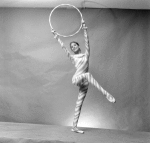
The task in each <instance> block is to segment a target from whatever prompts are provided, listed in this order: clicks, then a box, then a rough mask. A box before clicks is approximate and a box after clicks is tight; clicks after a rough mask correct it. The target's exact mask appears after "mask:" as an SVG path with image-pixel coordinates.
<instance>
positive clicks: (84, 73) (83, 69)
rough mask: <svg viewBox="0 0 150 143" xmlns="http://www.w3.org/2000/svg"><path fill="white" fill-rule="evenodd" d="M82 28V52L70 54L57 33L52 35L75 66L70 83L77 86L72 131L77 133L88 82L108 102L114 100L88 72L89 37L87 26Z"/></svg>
mask: <svg viewBox="0 0 150 143" xmlns="http://www.w3.org/2000/svg"><path fill="white" fill-rule="evenodd" d="M83 30H84V38H85V48H86V50H85V53H84V54H75V55H71V54H70V52H69V51H68V50H67V48H66V47H65V46H64V45H63V42H62V41H61V40H60V38H59V37H58V35H55V37H54V38H56V39H57V40H58V42H59V43H60V45H61V47H62V49H64V50H65V52H66V53H67V56H68V57H69V58H70V60H71V61H72V63H73V64H74V65H75V68H76V72H75V74H74V75H73V77H72V83H73V84H74V85H77V86H79V95H78V99H77V102H76V107H75V114H74V121H73V129H72V131H75V132H77V133H83V131H80V130H79V129H78V128H77V123H78V120H79V116H80V113H81V108H82V104H83V101H84V99H85V97H86V93H87V91H88V86H89V83H91V84H92V85H93V86H95V87H96V88H97V89H98V90H99V91H101V92H102V93H103V94H104V95H105V96H106V98H107V99H108V100H109V101H110V102H113V103H114V102H115V98H114V97H113V96H112V95H110V94H109V93H108V92H107V91H105V90H104V89H103V88H102V87H101V86H100V85H99V84H98V82H97V81H96V80H95V79H94V78H93V76H92V75H91V74H90V73H89V72H88V70H89V56H90V46H89V38H88V35H87V27H85V25H84V26H83Z"/></svg>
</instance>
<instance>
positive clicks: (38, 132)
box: [0, 122, 150, 143]
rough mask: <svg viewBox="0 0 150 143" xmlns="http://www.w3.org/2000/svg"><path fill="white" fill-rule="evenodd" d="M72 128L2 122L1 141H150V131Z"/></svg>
mask: <svg viewBox="0 0 150 143" xmlns="http://www.w3.org/2000/svg"><path fill="white" fill-rule="evenodd" d="M70 130H71V127H65V126H57V125H41V124H25V123H9V122H0V143H5V142H7V143H8V142H9V143H150V133H148V132H129V131H119V130H112V129H111V130H110V129H95V128H82V130H84V131H85V133H84V134H78V133H74V132H71V131H70Z"/></svg>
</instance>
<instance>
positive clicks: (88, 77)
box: [78, 73, 116, 103]
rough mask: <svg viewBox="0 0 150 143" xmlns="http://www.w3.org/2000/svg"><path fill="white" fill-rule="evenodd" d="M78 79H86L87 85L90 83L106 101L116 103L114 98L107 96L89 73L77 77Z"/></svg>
mask: <svg viewBox="0 0 150 143" xmlns="http://www.w3.org/2000/svg"><path fill="white" fill-rule="evenodd" d="M78 78H86V79H87V80H88V82H89V83H91V84H92V85H93V86H95V87H96V88H97V89H98V90H99V91H101V92H102V93H103V94H104V95H106V98H107V99H108V101H110V102H113V103H115V102H116V100H115V98H114V97H113V96H112V95H111V94H109V93H108V92H107V91H106V90H105V89H103V88H102V87H101V86H100V85H99V83H98V82H97V81H96V80H95V79H94V78H93V76H92V75H91V74H90V73H85V74H82V75H79V76H78Z"/></svg>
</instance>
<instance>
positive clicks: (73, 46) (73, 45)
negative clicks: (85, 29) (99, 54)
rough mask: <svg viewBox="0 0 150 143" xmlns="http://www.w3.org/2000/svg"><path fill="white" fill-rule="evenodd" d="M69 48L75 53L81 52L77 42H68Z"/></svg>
mask: <svg viewBox="0 0 150 143" xmlns="http://www.w3.org/2000/svg"><path fill="white" fill-rule="evenodd" d="M70 49H71V50H72V51H73V52H74V53H75V54H80V53H81V49H80V47H79V43H78V42H75V41H73V42H71V43H70Z"/></svg>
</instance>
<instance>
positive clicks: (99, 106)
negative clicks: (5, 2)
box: [0, 8, 150, 131]
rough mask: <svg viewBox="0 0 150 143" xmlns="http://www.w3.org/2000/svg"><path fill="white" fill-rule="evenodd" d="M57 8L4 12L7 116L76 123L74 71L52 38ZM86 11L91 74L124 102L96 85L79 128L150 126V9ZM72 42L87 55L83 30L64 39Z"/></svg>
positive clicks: (1, 113) (0, 65) (0, 114)
mask: <svg viewBox="0 0 150 143" xmlns="http://www.w3.org/2000/svg"><path fill="white" fill-rule="evenodd" d="M50 11H51V9H26V8H1V9H0V12H1V15H0V21H3V24H2V23H1V24H0V29H1V32H0V33H1V34H0V37H1V38H0V39H1V41H0V42H1V43H0V45H1V48H0V50H1V51H0V59H1V60H0V73H1V74H0V91H1V92H0V93H1V94H0V121H9V122H25V123H42V124H58V125H65V126H71V125H72V119H73V114H74V108H75V102H76V99H77V96H78V88H77V87H75V86H73V85H72V84H71V78H72V76H73V74H74V72H75V69H74V67H73V65H71V62H70V61H69V60H68V58H67V56H66V55H65V53H64V51H63V50H62V49H61V48H60V46H59V44H58V43H57V41H55V40H54V39H53V35H52V34H51V32H50V27H49V23H48V17H49V13H50ZM82 12H83V16H84V19H85V21H86V23H87V26H88V31H89V37H90V46H91V56H90V72H91V73H92V74H93V76H94V77H95V78H96V79H97V81H98V82H99V83H100V84H101V85H102V86H103V87H104V88H105V89H106V90H107V91H109V92H110V93H111V94H112V95H113V96H114V97H115V98H116V100H117V103H116V104H112V103H109V102H108V101H107V100H106V98H105V97H104V96H103V95H102V93H100V92H98V91H97V89H95V88H94V87H92V86H90V87H89V92H88V94H87V97H86V99H85V102H84V105H83V109H82V112H81V118H80V120H79V126H84V127H94V128H109V129H121V130H136V131H137V130H140V131H149V130H150V116H149V113H150V104H149V103H150V102H149V101H150V100H149V92H150V91H149V89H150V87H149V82H150V81H149V78H148V77H149V63H150V62H149V49H148V47H149V26H148V25H149V16H150V13H149V11H142V10H117V9H111V10H110V9H85V10H82ZM68 15H69V13H68ZM61 20H63V19H61ZM75 20H78V19H75ZM63 22H64V21H60V22H59V23H55V24H56V25H57V24H60V23H63ZM72 40H76V41H78V42H79V43H80V45H81V47H82V52H84V39H83V32H82V31H81V32H80V33H79V34H77V35H76V36H75V37H71V38H63V41H64V43H65V45H66V46H67V47H68V48H69V43H70V41H72Z"/></svg>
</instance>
